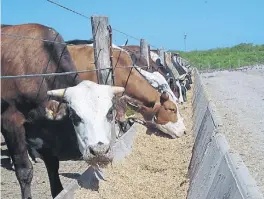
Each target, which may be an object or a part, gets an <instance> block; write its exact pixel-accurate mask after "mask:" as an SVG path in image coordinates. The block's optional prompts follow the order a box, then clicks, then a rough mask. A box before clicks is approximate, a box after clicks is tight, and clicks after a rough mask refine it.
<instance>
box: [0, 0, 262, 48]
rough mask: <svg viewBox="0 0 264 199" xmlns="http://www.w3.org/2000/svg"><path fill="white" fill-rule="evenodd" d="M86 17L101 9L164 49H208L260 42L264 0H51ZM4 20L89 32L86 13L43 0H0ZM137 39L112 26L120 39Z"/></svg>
mask: <svg viewBox="0 0 264 199" xmlns="http://www.w3.org/2000/svg"><path fill="white" fill-rule="evenodd" d="M54 1H55V2H57V3H59V4H62V5H64V6H66V7H69V8H71V9H73V10H76V11H78V12H80V13H82V14H84V15H86V16H88V17H90V16H91V15H105V16H108V17H109V23H110V24H111V26H112V28H115V29H118V30H120V31H123V32H125V33H128V34H130V35H132V36H134V37H136V38H144V39H146V40H147V41H148V43H149V44H151V45H153V46H155V47H162V46H163V47H164V48H165V49H178V50H184V33H187V38H186V49H187V50H188V51H189V50H196V49H202V50H204V49H210V48H216V47H226V46H232V45H236V44H239V43H242V42H244V43H254V44H264V12H263V8H264V0H163V1H157V0H152V1H150V0H100V1H94V0H93V1H92V0H54ZM1 2H2V5H1V9H2V12H1V21H2V23H4V24H21V23H41V24H44V25H47V26H51V27H53V28H55V29H56V30H57V31H58V32H60V33H61V34H62V36H63V38H64V39H65V40H70V39H89V38H91V37H92V31H91V22H90V20H89V19H86V18H83V17H81V16H78V15H76V14H74V13H71V12H69V11H67V10H64V9H63V8H60V7H58V6H56V5H54V4H51V3H49V2H47V1H46V0H2V1H1ZM126 39H128V44H136V45H139V41H137V40H134V39H132V38H129V37H127V36H125V35H122V34H120V33H118V32H115V31H114V32H113V41H114V43H115V44H117V45H122V44H124V43H125V41H126Z"/></svg>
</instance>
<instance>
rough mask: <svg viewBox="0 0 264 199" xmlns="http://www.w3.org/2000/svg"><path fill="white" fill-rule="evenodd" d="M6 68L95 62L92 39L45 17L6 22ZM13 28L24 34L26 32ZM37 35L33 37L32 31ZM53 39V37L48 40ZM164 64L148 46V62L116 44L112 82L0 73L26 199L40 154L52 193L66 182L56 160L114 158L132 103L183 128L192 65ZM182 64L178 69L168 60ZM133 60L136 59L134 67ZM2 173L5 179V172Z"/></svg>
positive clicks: (148, 119) (177, 131)
mask: <svg viewBox="0 0 264 199" xmlns="http://www.w3.org/2000/svg"><path fill="white" fill-rule="evenodd" d="M1 28H2V29H1V31H2V33H5V34H2V40H1V65H2V67H1V75H2V76H21V75H26V74H42V73H43V74H44V73H63V72H71V71H81V70H93V69H95V64H93V62H94V49H93V41H89V40H87V41H86V40H73V41H68V42H65V41H64V40H63V37H62V36H61V35H60V34H59V33H58V32H57V31H56V30H54V29H53V28H50V27H47V26H44V25H40V24H22V25H1ZM12 35H23V36H24V38H21V37H14V36H12ZM30 38H36V39H30ZM48 41H53V42H48ZM176 56H177V55H174V54H173V55H172V56H171V57H170V59H171V60H172V62H171V63H173V64H172V65H171V66H169V64H162V63H161V61H160V58H159V56H158V55H157V53H156V51H154V50H153V51H152V50H151V51H150V57H151V59H150V67H148V68H147V67H143V66H146V65H147V62H146V60H145V59H144V58H143V57H142V56H140V48H139V46H115V45H113V67H114V73H115V76H114V82H115V85H113V86H110V85H101V84H98V83H97V73H96V72H95V71H93V72H87V73H79V74H78V73H75V74H68V75H59V76H45V77H26V78H24V77H21V78H1V122H2V124H1V133H2V135H3V137H4V139H5V143H6V145H7V148H8V151H9V154H10V157H11V160H12V164H13V165H14V169H15V174H16V177H17V180H18V181H19V184H20V188H21V194H22V198H23V199H29V198H32V195H31V181H32V177H33V166H32V164H31V161H30V159H29V156H28V154H29V155H30V157H31V158H32V159H33V160H35V158H36V157H40V158H41V159H43V161H44V163H45V165H46V168H47V172H48V176H49V181H50V189H51V194H52V197H53V198H55V197H56V196H57V195H58V194H59V193H60V192H61V191H62V190H63V187H62V184H61V181H60V178H59V174H58V170H59V161H62V160H64V161H66V160H84V161H86V162H87V163H88V164H90V165H99V166H104V165H107V164H108V163H110V162H111V161H112V160H113V153H112V147H113V144H114V142H113V140H114V136H116V135H115V134H114V132H113V131H112V121H113V120H114V119H116V121H117V125H119V127H120V129H121V130H122V131H123V133H126V132H127V130H128V129H129V127H130V126H131V122H132V123H133V120H131V119H127V118H126V117H125V111H126V108H127V105H129V106H131V107H132V108H133V109H134V110H135V111H137V112H139V113H141V114H142V115H143V117H144V121H145V123H144V124H145V125H147V126H149V127H152V128H155V129H157V131H161V132H163V133H165V134H168V135H169V136H170V137H171V138H177V137H180V136H182V135H184V133H185V130H186V129H185V126H184V121H183V118H182V116H181V114H180V113H179V109H178V106H180V105H181V104H182V103H184V102H185V101H186V100H187V99H186V91H187V90H189V89H190V84H192V79H191V70H189V69H188V68H187V69H186V68H185V69H184V68H183V67H181V66H179V64H178V63H177V57H176ZM175 64H178V65H177V67H178V68H179V67H181V68H183V70H184V73H182V71H179V74H180V75H178V76H175V74H174V72H173V71H172V69H171V67H174V68H177V67H175V66H174V65H175ZM131 66H135V67H131ZM2 180H3V179H2Z"/></svg>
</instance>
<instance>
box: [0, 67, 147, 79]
mask: <svg viewBox="0 0 264 199" xmlns="http://www.w3.org/2000/svg"><path fill="white" fill-rule="evenodd" d="M145 67H148V66H116V67H115V68H145ZM111 69H112V67H107V68H100V69H92V70H80V71H70V72H63V73H46V74H41V73H39V74H27V75H17V76H16V75H6V76H1V79H19V78H36V77H51V76H65V75H72V74H77V73H87V72H95V71H101V70H111Z"/></svg>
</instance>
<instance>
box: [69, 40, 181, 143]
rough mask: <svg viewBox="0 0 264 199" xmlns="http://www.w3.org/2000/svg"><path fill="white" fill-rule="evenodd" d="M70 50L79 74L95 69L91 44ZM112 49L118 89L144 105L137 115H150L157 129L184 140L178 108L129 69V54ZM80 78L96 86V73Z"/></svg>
mask: <svg viewBox="0 0 264 199" xmlns="http://www.w3.org/2000/svg"><path fill="white" fill-rule="evenodd" d="M67 48H68V50H69V52H70V54H71V57H72V59H73V62H74V63H75V65H76V67H77V69H78V70H94V69H95V65H94V64H92V63H93V62H94V49H93V46H92V45H91V44H90V45H68V47H67ZM113 48H114V49H113V67H114V82H115V86H121V87H125V94H126V95H128V96H130V97H132V98H134V99H137V100H138V101H139V102H142V104H140V106H139V109H138V111H139V112H140V113H142V114H143V115H148V116H149V118H150V120H151V121H154V122H153V124H154V125H155V127H156V128H158V129H160V130H161V131H162V132H163V133H166V134H168V135H170V136H171V137H172V138H176V137H181V136H182V135H183V134H184V132H185V129H184V127H183V126H182V125H179V121H178V118H177V106H176V104H175V103H174V102H172V101H171V100H170V99H168V97H166V95H161V94H160V93H159V92H158V91H157V90H156V89H155V88H153V87H152V86H151V85H150V84H149V82H148V81H147V80H146V79H145V78H144V77H143V76H142V75H141V74H140V73H139V72H138V71H137V70H136V69H135V68H130V67H129V66H132V65H133V61H132V59H131V57H130V55H129V53H128V52H127V51H126V50H124V49H123V48H120V47H118V46H115V45H113ZM80 78H81V79H83V80H84V79H86V80H91V81H94V82H97V76H96V73H95V72H91V73H82V74H80ZM164 96H165V97H164Z"/></svg>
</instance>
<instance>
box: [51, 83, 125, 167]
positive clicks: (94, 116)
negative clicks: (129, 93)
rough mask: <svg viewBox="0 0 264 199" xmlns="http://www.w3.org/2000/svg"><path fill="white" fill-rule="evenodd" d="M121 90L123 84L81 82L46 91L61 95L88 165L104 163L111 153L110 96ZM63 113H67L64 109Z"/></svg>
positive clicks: (111, 110)
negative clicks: (72, 85) (64, 87)
mask: <svg viewBox="0 0 264 199" xmlns="http://www.w3.org/2000/svg"><path fill="white" fill-rule="evenodd" d="M120 92H124V88H123V87H115V86H109V85H99V84H96V83H94V82H91V81H82V82H81V83H79V84H78V85H77V86H74V87H69V88H67V89H58V90H51V91H48V95H50V96H55V97H59V98H63V100H64V101H65V102H66V103H65V104H66V107H67V115H68V116H69V117H70V119H71V121H72V123H73V126H74V129H75V133H76V136H77V140H78V145H79V149H80V152H81V153H82V155H83V158H84V160H85V161H87V162H88V163H90V164H101V165H102V164H107V163H109V162H110V161H111V160H112V159H113V157H112V153H111V145H110V143H111V136H112V135H111V123H112V120H113V119H114V118H113V117H114V116H113V110H114V104H113V101H112V100H113V98H114V96H115V94H118V93H120ZM62 113H64V115H65V113H66V112H63V111H62Z"/></svg>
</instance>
